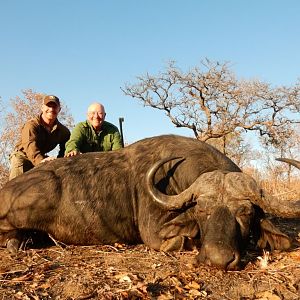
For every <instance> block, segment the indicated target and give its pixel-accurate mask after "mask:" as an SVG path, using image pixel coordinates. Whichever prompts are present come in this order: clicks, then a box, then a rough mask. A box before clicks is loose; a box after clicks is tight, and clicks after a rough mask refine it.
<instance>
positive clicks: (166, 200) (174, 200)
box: [146, 157, 194, 210]
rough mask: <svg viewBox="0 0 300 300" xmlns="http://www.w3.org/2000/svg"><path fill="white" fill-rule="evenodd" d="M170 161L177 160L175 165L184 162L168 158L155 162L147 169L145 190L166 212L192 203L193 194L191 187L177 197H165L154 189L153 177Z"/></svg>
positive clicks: (180, 158) (176, 158)
mask: <svg viewBox="0 0 300 300" xmlns="http://www.w3.org/2000/svg"><path fill="white" fill-rule="evenodd" d="M171 160H179V161H178V162H177V163H179V162H181V161H183V160H184V158H182V157H171V158H170V157H168V158H164V159H161V160H159V161H157V162H156V163H155V164H154V165H152V167H151V168H150V169H149V171H148V173H147V179H146V180H147V188H148V191H149V193H150V195H151V196H152V198H153V199H154V201H155V202H157V203H159V204H160V205H161V206H163V207H164V208H165V209H167V210H176V209H180V208H182V207H183V205H184V204H185V203H187V202H189V201H193V200H194V198H193V193H192V191H191V190H192V187H189V188H188V189H186V190H184V191H183V192H181V193H180V194H178V195H166V194H164V193H162V192H160V191H159V190H158V189H157V188H155V183H154V176H155V174H156V172H157V170H158V169H159V167H161V166H162V165H163V164H165V163H167V162H168V161H171Z"/></svg>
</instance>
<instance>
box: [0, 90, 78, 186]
mask: <svg viewBox="0 0 300 300" xmlns="http://www.w3.org/2000/svg"><path fill="white" fill-rule="evenodd" d="M22 94H23V95H22V97H18V96H17V97H15V98H13V99H11V100H10V102H9V103H8V104H7V105H6V106H4V103H3V101H2V99H1V98H0V119H1V123H0V185H1V184H3V183H4V181H6V180H7V178H8V169H9V155H10V153H11V152H12V151H13V149H14V147H15V145H16V143H17V141H18V140H19V138H20V133H21V129H22V126H23V125H24V123H25V122H26V121H28V120H29V119H31V118H33V117H35V116H37V115H39V114H40V113H41V106H42V99H43V96H44V95H45V94H42V93H36V92H34V91H32V90H31V89H27V90H24V91H22ZM59 120H60V122H62V123H63V124H64V125H66V126H67V127H68V128H72V126H73V123H74V121H73V117H72V116H71V114H70V113H69V110H68V108H67V107H66V106H65V105H64V104H63V103H62V110H61V112H60V114H59Z"/></svg>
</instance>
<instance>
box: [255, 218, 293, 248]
mask: <svg viewBox="0 0 300 300" xmlns="http://www.w3.org/2000/svg"><path fill="white" fill-rule="evenodd" d="M260 230H261V236H260V239H259V240H258V242H257V246H258V247H259V248H263V249H264V248H266V247H267V245H269V246H270V248H271V251H273V250H274V249H278V250H286V249H289V248H290V247H291V240H290V238H289V237H288V236H287V235H286V234H284V233H282V232H281V231H280V230H279V229H278V228H277V227H276V226H275V225H274V224H273V223H272V222H271V221H270V220H267V219H262V220H261V221H260Z"/></svg>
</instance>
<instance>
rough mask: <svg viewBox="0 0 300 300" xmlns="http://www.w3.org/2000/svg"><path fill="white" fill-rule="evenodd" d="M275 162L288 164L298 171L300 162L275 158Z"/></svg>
mask: <svg viewBox="0 0 300 300" xmlns="http://www.w3.org/2000/svg"><path fill="white" fill-rule="evenodd" d="M276 160H278V161H283V162H285V163H288V164H290V165H292V166H294V167H296V168H297V169H300V162H299V161H297V160H295V159H291V158H276Z"/></svg>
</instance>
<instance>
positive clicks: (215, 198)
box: [0, 135, 300, 269]
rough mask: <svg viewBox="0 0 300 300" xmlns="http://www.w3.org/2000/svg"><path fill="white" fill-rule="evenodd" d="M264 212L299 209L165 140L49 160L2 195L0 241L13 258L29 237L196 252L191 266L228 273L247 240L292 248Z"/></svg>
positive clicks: (185, 142) (204, 151)
mask: <svg viewBox="0 0 300 300" xmlns="http://www.w3.org/2000/svg"><path fill="white" fill-rule="evenodd" d="M264 211H265V212H271V213H273V214H276V215H278V216H283V217H299V216H300V207H299V203H295V204H294V205H291V204H290V205H289V206H287V205H283V204H282V203H278V202H277V201H274V203H273V202H272V203H271V202H270V199H267V198H266V197H265V196H264V195H263V194H262V191H261V190H260V188H259V187H258V186H257V184H256V182H255V181H254V180H253V179H252V178H251V177H250V176H247V175H246V174H244V173H242V172H241V170H240V169H239V167H238V166H236V165H235V164H234V163H233V162H232V161H231V160H230V159H229V158H227V157H226V156H225V155H223V154H222V153H220V152H219V151H218V150H216V149H215V148H213V147H212V146H210V145H208V144H206V143H203V142H200V141H198V140H196V139H192V138H187V137H180V136H176V135H164V136H158V137H153V138H147V139H144V140H141V141H139V142H136V143H134V144H132V145H130V146H128V147H125V148H123V149H121V150H118V151H112V152H102V153H86V154H82V155H78V156H75V157H70V158H61V159H56V160H55V161H52V162H49V163H44V164H41V165H40V166H38V167H36V168H34V169H32V170H30V171H29V172H27V173H25V174H22V175H20V176H19V177H17V178H15V179H13V180H11V181H9V182H8V183H7V184H6V185H5V186H4V187H3V188H2V190H1V191H0V233H1V234H0V237H1V238H0V242H1V244H2V246H7V248H8V250H9V251H11V252H14V251H15V250H16V249H18V247H19V246H20V243H21V239H22V236H21V234H20V233H22V232H24V231H26V230H36V231H43V232H47V233H49V234H50V235H51V236H52V237H53V238H54V239H56V240H58V241H61V242H63V243H66V244H75V245H92V244H111V243H115V242H118V243H127V244H136V243H145V244H146V245H148V246H149V247H151V248H153V249H157V250H162V251H171V250H183V249H187V248H190V247H191V246H193V245H196V246H197V247H199V254H198V256H197V260H198V261H199V262H203V263H206V264H208V265H213V266H217V267H220V268H223V269H236V268H237V267H238V265H239V262H240V257H241V250H242V249H243V247H244V246H245V244H246V243H247V242H248V241H249V237H250V234H251V235H252V236H253V237H254V238H255V239H256V240H257V241H258V245H259V246H261V247H266V246H270V247H271V249H287V248H289V247H290V240H289V238H288V236H286V235H285V234H283V233H281V232H280V231H279V230H278V229H276V228H275V226H274V225H273V224H272V223H271V222H270V221H269V220H267V219H265V218H264Z"/></svg>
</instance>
